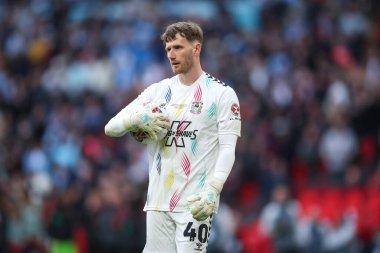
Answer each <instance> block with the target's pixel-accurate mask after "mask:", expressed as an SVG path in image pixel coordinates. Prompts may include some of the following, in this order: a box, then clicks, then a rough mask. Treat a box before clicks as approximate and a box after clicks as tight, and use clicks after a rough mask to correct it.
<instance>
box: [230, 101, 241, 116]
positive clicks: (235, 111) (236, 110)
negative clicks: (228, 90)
mask: <svg viewBox="0 0 380 253" xmlns="http://www.w3.org/2000/svg"><path fill="white" fill-rule="evenodd" d="M231 112H232V114H233V115H235V116H239V113H240V108H239V105H238V104H236V103H233V104H232V105H231Z"/></svg>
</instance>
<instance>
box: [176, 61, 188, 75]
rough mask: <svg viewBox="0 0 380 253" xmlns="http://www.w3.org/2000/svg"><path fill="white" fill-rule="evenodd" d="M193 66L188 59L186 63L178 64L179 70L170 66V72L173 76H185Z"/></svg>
mask: <svg viewBox="0 0 380 253" xmlns="http://www.w3.org/2000/svg"><path fill="white" fill-rule="evenodd" d="M192 66H193V61H192V60H191V59H188V60H187V61H185V62H183V63H180V66H179V68H177V69H175V68H173V66H172V70H173V73H174V74H177V75H178V74H186V73H188V72H189V71H190V69H191V68H192Z"/></svg>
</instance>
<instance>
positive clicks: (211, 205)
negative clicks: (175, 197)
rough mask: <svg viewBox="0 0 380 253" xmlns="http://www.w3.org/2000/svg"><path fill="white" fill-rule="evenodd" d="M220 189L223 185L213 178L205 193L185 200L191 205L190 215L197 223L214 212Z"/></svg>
mask: <svg viewBox="0 0 380 253" xmlns="http://www.w3.org/2000/svg"><path fill="white" fill-rule="evenodd" d="M222 188H223V183H222V182H221V181H220V180H218V179H216V178H213V179H212V180H211V181H210V183H209V184H208V186H207V187H206V190H205V191H203V192H200V193H197V194H194V195H191V196H190V197H188V198H187V201H188V202H189V203H190V204H192V205H193V207H192V209H191V214H192V215H193V218H194V219H196V220H197V221H204V220H206V219H207V218H208V217H209V216H210V215H211V214H213V213H214V212H215V211H216V210H215V208H216V201H217V199H218V197H219V195H220V192H221V191H222Z"/></svg>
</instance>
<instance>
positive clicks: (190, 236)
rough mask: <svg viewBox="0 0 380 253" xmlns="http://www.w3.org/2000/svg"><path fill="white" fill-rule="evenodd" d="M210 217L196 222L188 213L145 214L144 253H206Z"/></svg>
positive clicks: (152, 212) (156, 212) (149, 212)
mask: <svg viewBox="0 0 380 253" xmlns="http://www.w3.org/2000/svg"><path fill="white" fill-rule="evenodd" d="M211 221H212V216H211V217H209V218H207V219H206V220H204V221H201V222H200V221H197V220H195V219H194V218H193V216H192V215H191V213H190V212H181V213H171V212H158V211H147V212H146V228H147V230H146V244H145V248H144V251H143V252H144V253H188V252H206V250H207V245H208V239H209V237H210V230H211Z"/></svg>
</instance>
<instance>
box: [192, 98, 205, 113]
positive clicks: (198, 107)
mask: <svg viewBox="0 0 380 253" xmlns="http://www.w3.org/2000/svg"><path fill="white" fill-rule="evenodd" d="M202 108H203V102H202V101H194V102H192V103H191V109H190V112H191V113H192V114H200V113H201V112H202Z"/></svg>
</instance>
